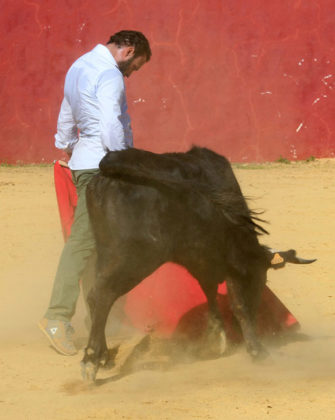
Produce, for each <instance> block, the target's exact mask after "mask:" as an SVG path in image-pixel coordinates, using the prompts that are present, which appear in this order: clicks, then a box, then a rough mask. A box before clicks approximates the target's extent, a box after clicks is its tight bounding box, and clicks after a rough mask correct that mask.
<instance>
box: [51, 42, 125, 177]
mask: <svg viewBox="0 0 335 420" xmlns="http://www.w3.org/2000/svg"><path fill="white" fill-rule="evenodd" d="M127 108H128V107H127V101H126V94H125V85H124V79H123V75H122V73H121V72H120V70H119V68H118V67H117V64H116V61H115V59H114V57H113V56H112V54H111V53H110V51H109V50H108V48H107V47H105V46H104V45H101V44H99V45H97V46H96V47H95V48H93V50H92V51H90V52H88V53H87V54H84V55H83V56H81V57H80V58H78V60H76V61H75V62H74V63H73V64H72V66H71V67H70V69H69V71H68V73H67V75H66V78H65V87H64V99H63V102H62V105H61V109H60V113H59V117H58V123H57V134H56V135H55V139H56V141H55V146H56V147H57V148H58V149H66V150H69V151H72V156H71V159H70V161H69V167H70V169H72V170H79V169H95V168H98V167H99V162H100V160H101V159H102V158H103V157H104V155H105V154H106V153H107V152H108V151H109V150H121V149H125V148H128V147H132V146H133V134H132V130H131V126H130V118H129V115H128V113H127Z"/></svg>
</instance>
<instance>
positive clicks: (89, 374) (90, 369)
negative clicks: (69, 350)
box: [80, 362, 98, 384]
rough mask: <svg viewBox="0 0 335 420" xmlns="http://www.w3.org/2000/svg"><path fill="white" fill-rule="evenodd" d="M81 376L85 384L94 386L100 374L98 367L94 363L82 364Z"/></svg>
mask: <svg viewBox="0 0 335 420" xmlns="http://www.w3.org/2000/svg"><path fill="white" fill-rule="evenodd" d="M80 366H81V376H82V378H83V380H84V382H86V383H88V384H93V383H94V382H95V378H96V376H97V372H98V366H97V365H96V364H94V363H92V362H87V363H85V362H80Z"/></svg>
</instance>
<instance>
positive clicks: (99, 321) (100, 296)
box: [81, 287, 118, 382]
mask: <svg viewBox="0 0 335 420" xmlns="http://www.w3.org/2000/svg"><path fill="white" fill-rule="evenodd" d="M117 297H118V296H116V294H115V293H113V292H111V290H108V289H107V288H106V287H100V288H97V287H96V288H94V289H92V290H91V292H90V294H89V296H88V304H89V306H90V311H91V320H92V326H91V331H90V336H89V339H88V344H87V347H86V348H85V351H84V357H83V360H82V361H81V370H82V376H83V379H84V380H85V381H87V382H94V381H95V378H96V374H97V372H98V369H99V366H100V365H101V364H106V363H107V362H108V349H107V344H106V337H105V326H106V321H107V317H108V314H109V311H110V309H111V307H112V305H113V303H114V302H115V300H116V299H117Z"/></svg>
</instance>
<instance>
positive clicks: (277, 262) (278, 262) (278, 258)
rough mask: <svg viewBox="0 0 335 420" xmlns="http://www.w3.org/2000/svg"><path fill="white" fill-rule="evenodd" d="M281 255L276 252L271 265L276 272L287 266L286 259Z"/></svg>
mask: <svg viewBox="0 0 335 420" xmlns="http://www.w3.org/2000/svg"><path fill="white" fill-rule="evenodd" d="M280 254H281V253H280V252H274V253H273V254H272V258H271V262H270V263H271V267H272V268H274V269H275V270H276V269H277V268H282V267H284V266H285V259H284V258H283V257H282V255H280Z"/></svg>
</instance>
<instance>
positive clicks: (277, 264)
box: [269, 249, 316, 270]
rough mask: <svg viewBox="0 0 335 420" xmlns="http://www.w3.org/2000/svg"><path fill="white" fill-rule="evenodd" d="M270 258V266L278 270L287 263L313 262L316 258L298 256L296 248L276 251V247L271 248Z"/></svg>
mask: <svg viewBox="0 0 335 420" xmlns="http://www.w3.org/2000/svg"><path fill="white" fill-rule="evenodd" d="M269 252H270V254H269V260H270V268H274V269H275V270H277V269H278V268H282V267H284V266H285V264H286V263H292V264H311V263H313V262H314V261H316V259H312V260H306V259H304V258H300V257H297V253H296V251H295V250H294V249H289V250H288V251H276V250H274V249H269Z"/></svg>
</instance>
